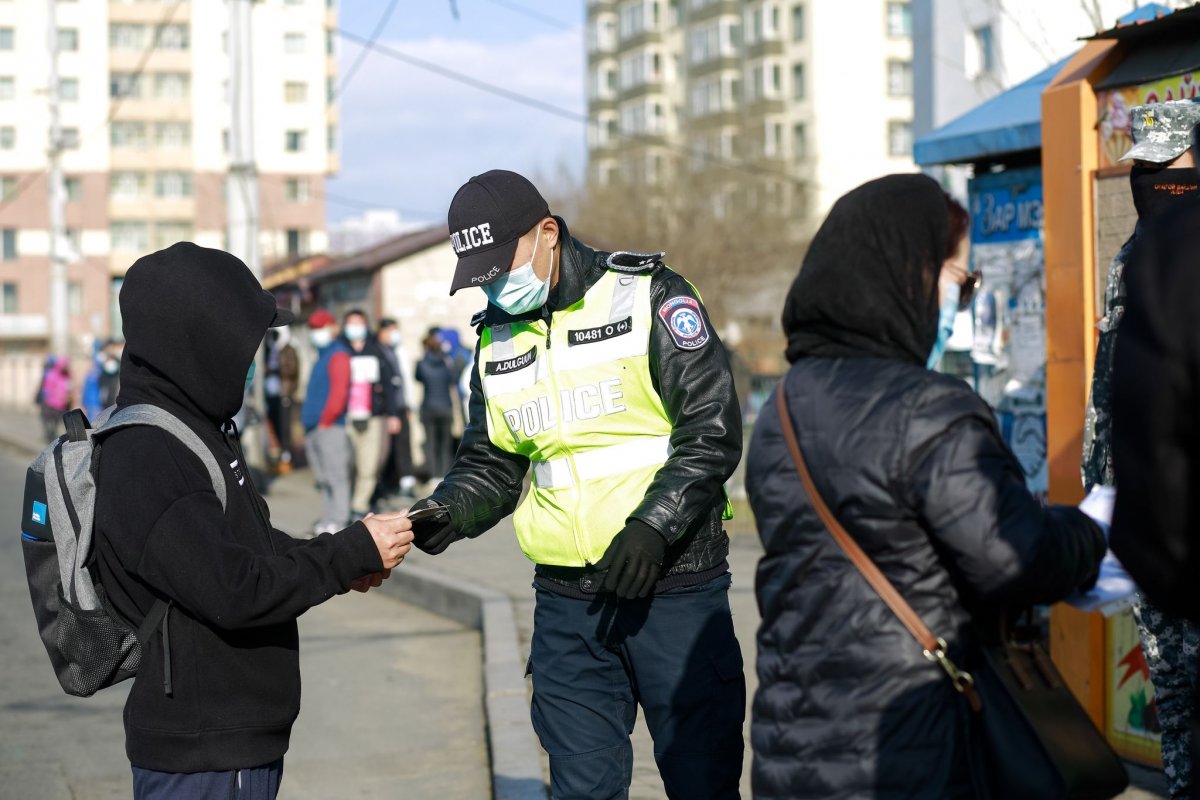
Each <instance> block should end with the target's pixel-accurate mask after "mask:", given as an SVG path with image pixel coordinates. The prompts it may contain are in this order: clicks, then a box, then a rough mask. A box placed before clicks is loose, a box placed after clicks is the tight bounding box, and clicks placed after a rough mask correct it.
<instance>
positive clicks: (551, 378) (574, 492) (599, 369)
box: [479, 271, 671, 566]
mask: <svg viewBox="0 0 1200 800" xmlns="http://www.w3.org/2000/svg"><path fill="white" fill-rule="evenodd" d="M650 284H651V277H650V276H649V275H625V274H622V273H618V272H615V271H609V272H607V273H606V274H605V275H604V276H603V277H602V278H601V279H600V280H599V281H597V282H596V284H595V285H594V286H593V287H592V288H591V289H590V290H588V292H587V294H586V295H585V296H584V297H583V299H582V300H580V301H579V302H577V303H575V304H574V305H572V306H571V307H570V308H567V309H564V310H562V311H556V312H554V314H553V316H552V318H551V324H550V325H549V326H547V325H546V323H545V322H543V321H541V320H533V321H516V322H512V323H507V324H504V325H494V326H491V327H488V328H485V329H484V331H483V333H482V336H481V340H480V349H479V370H480V378H481V383H482V384H483V394H484V398H485V402H486V405H487V424H488V435H489V437H490V439H491V441H492V443H493V444H495V445H496V446H497V447H499V448H500V449H502V450H505V451H507V452H510V453H516V454H519V455H522V456H524V457H526V458H528V459H529V461H530V463H531V466H532V472H533V485H532V486H531V488H530V491H529V493H528V495H527V496H526V498H525V500H524V501H523V502H522V503H521V506H520V507H519V508H518V509H517V512H516V515H515V517H514V523H515V525H516V528H517V538H518V540H519V541H520V544H521V549H522V550H523V551H524V552H525V554H526V556H528V557H529V558H530V559H531V560H533V561H535V562H536V563H539V564H550V565H557V566H584V565H585V564H589V563H592V564H594V563H596V561H598V560H599V559H600V557H601V556H602V555H603V554H604V551H605V550H607V548H608V545H609V544H610V543H611V542H612V539H613V537H614V536H615V535H616V534H617V532H618V531H620V530H621V528H622V527H624V525H625V520H626V519H627V518H628V517H629V515H630V514H631V513H632V512H633V511H634V510H635V509H636V508H637V506H638V505H639V504H640V503H641V502H642V500H643V499H644V497H645V494H646V490H647V489H648V488H649V487H650V484H651V482H652V481H653V480H654V476H655V474H656V473H657V472H658V470H659V468H661V467H662V465H663V464H664V463H665V462H666V460H667V458H668V457H669V456H670V453H671V448H670V435H671V423H670V420H669V419H668V418H667V414H666V411H665V410H664V408H663V405H662V401H661V399H660V398H659V396H658V393H657V391H656V390H655V389H654V384H653V379H652V377H651V374H650V358H649V350H650V332H651V327H652V325H653V322H654V315H653V310H652V308H651V304H650Z"/></svg>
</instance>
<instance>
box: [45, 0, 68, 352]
mask: <svg viewBox="0 0 1200 800" xmlns="http://www.w3.org/2000/svg"><path fill="white" fill-rule="evenodd" d="M46 14H47V22H46V30H47V32H46V39H47V45H48V46H49V52H50V76H49V77H50V80H49V84H48V85H47V87H46V99H47V101H48V102H49V104H50V147H49V149H48V150H47V151H46V155H47V157H48V159H49V162H50V163H49V167H50V169H49V178H50V352H51V354H53V355H60V356H65V355H68V353H67V346H68V331H69V328H68V324H67V323H68V320H67V241H66V240H67V186H66V183H65V182H64V181H63V171H62V152H63V141H62V124H61V123H60V121H59V115H58V100H59V92H58V13H57V0H46Z"/></svg>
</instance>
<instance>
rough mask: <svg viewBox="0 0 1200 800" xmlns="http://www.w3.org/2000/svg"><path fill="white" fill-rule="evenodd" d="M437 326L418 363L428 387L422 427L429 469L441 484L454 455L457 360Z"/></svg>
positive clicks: (432, 478)
mask: <svg viewBox="0 0 1200 800" xmlns="http://www.w3.org/2000/svg"><path fill="white" fill-rule="evenodd" d="M438 334H439V331H438V329H437V328H430V329H429V331H428V333H426V334H425V341H424V345H425V355H424V356H423V357H422V358H421V360H420V361H419V362H417V381H418V382H419V383H420V384H421V386H422V387H424V389H425V395H424V397H423V398H422V399H421V426H422V427H423V428H424V429H425V472H426V473H427V475H428V480H430V481H431V482H432V483H435V484H436V483H438V482H440V481H441V479H442V477H443V476H444V475H445V474H446V473H447V472H448V471H449V469H450V462H451V460H452V459H453V458H454V449H453V443H452V441H451V437H452V434H453V428H454V387H455V384H456V383H457V382H458V374H457V373H456V372H455V369H454V363H453V362H452V360H451V358H450V356H448V355H447V354H446V351H445V348H444V347H443V344H442V337H441V336H439V335H438Z"/></svg>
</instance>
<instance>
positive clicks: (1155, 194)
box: [1129, 167, 1200, 221]
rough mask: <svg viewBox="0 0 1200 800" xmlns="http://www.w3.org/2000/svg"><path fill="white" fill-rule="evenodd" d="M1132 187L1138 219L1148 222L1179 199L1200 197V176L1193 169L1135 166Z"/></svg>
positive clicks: (1131, 175) (1131, 181)
mask: <svg viewBox="0 0 1200 800" xmlns="http://www.w3.org/2000/svg"><path fill="white" fill-rule="evenodd" d="M1129 186H1130V188H1131V189H1132V190H1133V205H1134V206H1135V207H1136V208H1137V212H1138V219H1140V220H1142V221H1146V220H1149V219H1150V218H1151V217H1153V216H1155V215H1156V214H1160V213H1162V212H1163V210H1165V209H1167V208H1169V207H1171V206H1172V205H1174V204H1175V203H1176V202H1178V201H1180V200H1186V199H1187V198H1189V197H1196V196H1200V175H1197V173H1196V170H1194V169H1192V168H1191V167H1173V168H1166V167H1134V168H1133V169H1132V170H1131V171H1130V173H1129Z"/></svg>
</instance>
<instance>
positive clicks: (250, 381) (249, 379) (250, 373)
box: [246, 361, 258, 392]
mask: <svg viewBox="0 0 1200 800" xmlns="http://www.w3.org/2000/svg"><path fill="white" fill-rule="evenodd" d="M257 368H258V362H257V361H251V362H250V369H248V370H247V371H246V391H247V392H248V391H250V387H251V386H252V385H254V370H255V369H257Z"/></svg>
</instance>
